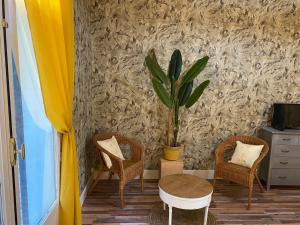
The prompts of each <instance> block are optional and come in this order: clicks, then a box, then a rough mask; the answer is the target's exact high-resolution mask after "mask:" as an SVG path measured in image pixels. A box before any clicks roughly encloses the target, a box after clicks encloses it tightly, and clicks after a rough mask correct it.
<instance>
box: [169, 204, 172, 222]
mask: <svg viewBox="0 0 300 225" xmlns="http://www.w3.org/2000/svg"><path fill="white" fill-rule="evenodd" d="M169 225H172V206H171V205H169Z"/></svg>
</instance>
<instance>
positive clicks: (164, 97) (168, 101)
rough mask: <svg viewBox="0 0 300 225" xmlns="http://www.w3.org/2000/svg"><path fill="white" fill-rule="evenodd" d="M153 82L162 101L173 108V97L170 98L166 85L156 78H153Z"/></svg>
mask: <svg viewBox="0 0 300 225" xmlns="http://www.w3.org/2000/svg"><path fill="white" fill-rule="evenodd" d="M152 84H153V88H154V91H155V92H156V94H157V95H158V97H159V99H160V100H161V101H162V103H164V104H165V106H167V107H168V108H172V99H171V98H170V96H169V94H168V92H167V90H166V89H165V87H164V86H163V85H162V84H161V83H160V82H159V81H158V80H157V79H156V78H152Z"/></svg>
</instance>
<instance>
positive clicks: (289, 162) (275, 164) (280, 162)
mask: <svg viewBox="0 0 300 225" xmlns="http://www.w3.org/2000/svg"><path fill="white" fill-rule="evenodd" d="M272 168H299V169H300V157H299V158H297V157H274V159H273V160H272Z"/></svg>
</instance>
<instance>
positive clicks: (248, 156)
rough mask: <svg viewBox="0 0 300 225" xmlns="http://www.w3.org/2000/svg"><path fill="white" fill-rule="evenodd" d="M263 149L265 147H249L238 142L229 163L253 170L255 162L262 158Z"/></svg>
mask: <svg viewBox="0 0 300 225" xmlns="http://www.w3.org/2000/svg"><path fill="white" fill-rule="evenodd" d="M263 147H264V146H263V145H249V144H244V143H242V142H240V141H237V142H236V147H235V150H234V153H233V155H232V157H231V160H230V161H229V162H230V163H234V164H237V165H240V166H245V167H249V168H251V167H252V165H253V163H254V162H255V160H256V159H257V158H258V157H259V156H260V153H261V151H262V149H263Z"/></svg>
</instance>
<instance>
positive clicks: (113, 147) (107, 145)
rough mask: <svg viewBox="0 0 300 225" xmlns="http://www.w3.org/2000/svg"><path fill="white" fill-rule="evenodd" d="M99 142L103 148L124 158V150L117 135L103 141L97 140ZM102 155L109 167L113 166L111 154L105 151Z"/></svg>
mask: <svg viewBox="0 0 300 225" xmlns="http://www.w3.org/2000/svg"><path fill="white" fill-rule="evenodd" d="M97 143H98V144H99V145H100V146H101V147H102V148H104V149H105V150H106V151H108V152H110V153H111V154H113V155H115V156H117V157H119V158H120V159H122V160H124V156H123V154H122V151H121V149H120V146H119V144H118V142H117V139H116V138H115V136H112V138H110V139H106V140H103V141H97ZM102 156H103V159H104V161H105V164H106V166H107V168H111V166H112V163H111V160H110V158H109V156H108V155H107V154H105V153H104V152H102Z"/></svg>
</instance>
